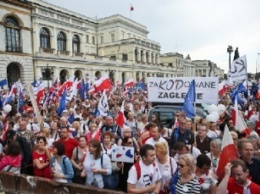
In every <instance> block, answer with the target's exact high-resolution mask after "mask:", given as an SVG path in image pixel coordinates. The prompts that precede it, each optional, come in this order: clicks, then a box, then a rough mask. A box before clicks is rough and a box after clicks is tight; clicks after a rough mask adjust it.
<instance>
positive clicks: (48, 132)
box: [38, 127, 54, 148]
mask: <svg viewBox="0 0 260 194" xmlns="http://www.w3.org/2000/svg"><path fill="white" fill-rule="evenodd" d="M38 136H43V137H45V138H46V141H47V144H46V146H47V148H51V147H52V144H53V142H54V139H53V138H52V137H51V130H50V129H49V128H48V127H43V128H42V130H41V131H40V133H39V134H38Z"/></svg>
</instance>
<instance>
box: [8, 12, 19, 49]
mask: <svg viewBox="0 0 260 194" xmlns="http://www.w3.org/2000/svg"><path fill="white" fill-rule="evenodd" d="M4 26H5V50H6V51H11V52H22V49H21V46H20V29H19V23H18V21H17V20H16V19H15V18H13V17H7V18H6V19H5V23H4Z"/></svg>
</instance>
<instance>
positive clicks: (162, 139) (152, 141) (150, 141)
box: [145, 137, 168, 146]
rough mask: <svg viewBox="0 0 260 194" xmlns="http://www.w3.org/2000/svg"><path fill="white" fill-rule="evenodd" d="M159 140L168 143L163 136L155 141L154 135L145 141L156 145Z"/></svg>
mask: <svg viewBox="0 0 260 194" xmlns="http://www.w3.org/2000/svg"><path fill="white" fill-rule="evenodd" d="M158 142H160V143H167V141H166V140H165V139H164V138H163V137H160V138H159V139H158V141H155V140H154V138H153V137H150V138H149V139H147V140H146V141H145V144H150V145H152V146H154V145H155V144H156V143H158ZM167 144H168V143H167Z"/></svg>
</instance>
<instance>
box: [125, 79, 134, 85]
mask: <svg viewBox="0 0 260 194" xmlns="http://www.w3.org/2000/svg"><path fill="white" fill-rule="evenodd" d="M124 86H125V87H133V86H134V80H133V79H129V80H128V81H127V82H125V83H124Z"/></svg>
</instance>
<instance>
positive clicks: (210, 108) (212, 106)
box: [208, 104, 218, 114]
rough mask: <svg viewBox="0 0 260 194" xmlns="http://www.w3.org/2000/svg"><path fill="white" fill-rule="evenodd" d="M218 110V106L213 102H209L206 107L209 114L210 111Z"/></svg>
mask: <svg viewBox="0 0 260 194" xmlns="http://www.w3.org/2000/svg"><path fill="white" fill-rule="evenodd" d="M215 111H218V107H217V105H215V104H211V105H209V107H208V113H209V114H211V113H212V112H215Z"/></svg>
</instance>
